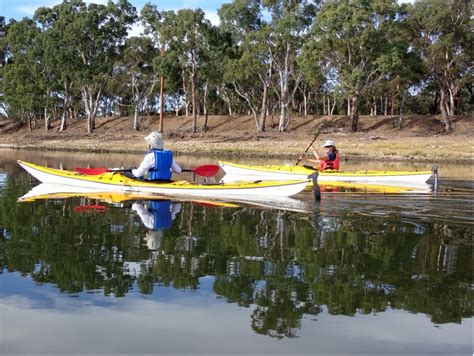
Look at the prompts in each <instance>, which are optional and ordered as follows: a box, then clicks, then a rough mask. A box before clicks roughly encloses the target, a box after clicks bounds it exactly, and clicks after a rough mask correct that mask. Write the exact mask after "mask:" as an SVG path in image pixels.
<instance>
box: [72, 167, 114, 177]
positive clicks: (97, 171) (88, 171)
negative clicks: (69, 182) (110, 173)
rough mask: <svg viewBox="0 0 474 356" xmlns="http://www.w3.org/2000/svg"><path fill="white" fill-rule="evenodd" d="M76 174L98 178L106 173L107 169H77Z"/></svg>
mask: <svg viewBox="0 0 474 356" xmlns="http://www.w3.org/2000/svg"><path fill="white" fill-rule="evenodd" d="M76 172H77V173H81V174H85V175H88V176H97V175H99V174H104V173H106V172H107V168H76Z"/></svg>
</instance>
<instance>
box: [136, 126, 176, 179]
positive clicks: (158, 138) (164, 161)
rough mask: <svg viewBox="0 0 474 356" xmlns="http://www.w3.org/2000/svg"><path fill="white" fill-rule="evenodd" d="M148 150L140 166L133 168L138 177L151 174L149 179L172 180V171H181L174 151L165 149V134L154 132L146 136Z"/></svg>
mask: <svg viewBox="0 0 474 356" xmlns="http://www.w3.org/2000/svg"><path fill="white" fill-rule="evenodd" d="M145 141H146V142H147V143H148V148H149V149H148V150H147V151H146V152H145V157H144V158H143V161H142V162H141V163H140V165H139V166H138V168H136V169H132V174H133V175H134V176H135V177H137V178H142V177H144V176H145V175H146V174H147V173H148V174H149V177H148V179H149V180H164V181H166V180H170V179H171V174H172V171H173V172H175V173H181V167H180V166H179V165H178V164H177V163H176V162H175V160H174V159H173V152H172V151H170V150H165V149H163V146H164V143H163V135H162V134H161V133H159V132H152V133H150V134H149V135H148V136H145Z"/></svg>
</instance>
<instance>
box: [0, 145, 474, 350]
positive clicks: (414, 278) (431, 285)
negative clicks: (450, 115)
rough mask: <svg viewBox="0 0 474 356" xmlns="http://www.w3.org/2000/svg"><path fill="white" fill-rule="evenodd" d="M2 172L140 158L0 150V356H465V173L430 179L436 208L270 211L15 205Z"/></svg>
mask: <svg viewBox="0 0 474 356" xmlns="http://www.w3.org/2000/svg"><path fill="white" fill-rule="evenodd" d="M217 158H219V157H209V158H207V159H205V158H196V159H191V158H187V157H181V158H180V162H182V163H183V164H182V165H183V166H186V167H188V166H189V167H191V166H196V165H199V164H204V163H214V162H215V160H216V159H217ZM16 159H25V160H29V161H32V162H35V163H38V164H47V165H50V166H54V167H59V166H63V167H64V168H73V167H77V166H87V164H88V163H90V164H91V166H120V165H123V166H129V165H136V164H137V163H138V162H139V160H140V156H139V155H84V154H61V153H55V154H47V153H39V152H24V151H0V192H1V193H0V217H1V218H0V236H1V238H0V272H1V273H0V353H2V354H7V353H45V354H52V353H99V354H115V353H122V354H143V353H152V354H156V353H201V354H208V353H220V354H222V353H255V354H256V353H267V354H275V353H288V354H296V353H359V354H395V353H396V354H407V353H410V354H420V353H423V354H433V353H438V354H439V353H443V354H447V353H449V354H472V353H473V345H472V333H473V328H472V316H473V306H472V301H473V298H472V297H473V290H474V282H473V276H472V270H473V268H472V267H473V240H472V233H473V224H474V218H473V216H472V212H473V199H472V197H473V186H472V176H471V174H472V170H471V168H470V167H464V168H463V167H457V166H454V165H453V166H448V165H441V167H440V173H441V187H440V191H439V192H438V193H437V195H433V194H430V193H426V194H367V193H364V192H357V191H351V192H343V191H338V192H324V193H323V196H322V200H321V202H320V203H315V202H314V201H313V199H312V194H311V193H310V192H303V193H301V194H299V195H297V196H295V197H293V198H292V199H287V200H283V201H282V202H280V204H279V205H278V208H274V207H272V206H252V205H249V204H240V205H236V204H229V205H226V204H220V203H210V202H203V201H194V202H190V201H147V200H126V201H123V200H121V199H120V197H117V196H115V197H112V196H89V197H84V196H79V197H77V196H76V197H70V198H63V197H58V196H56V197H55V196H50V197H49V199H46V198H45V199H37V200H34V201H31V202H18V201H17V199H18V198H19V197H21V196H23V195H24V194H25V193H27V192H28V191H30V189H31V188H33V187H35V186H36V185H37V184H38V182H37V181H35V179H34V178H32V177H30V176H28V175H27V174H26V172H24V171H22V170H21V169H20V168H19V167H18V165H17V164H16ZM256 163H260V162H256ZM271 163H278V161H274V162H271ZM360 165H361V164H360V163H359V164H358V165H355V164H353V167H354V168H360ZM347 166H349V167H348V168H352V167H350V164H349V163H348V164H347V165H346V167H347ZM388 166H390V168H393V169H403V168H406V166H400V164H396V163H393V164H392V165H388ZM429 166H430V165H426V164H423V165H417V166H416V165H413V166H411V167H410V169H416V168H418V169H426V168H427V167H429ZM364 168H368V169H372V168H379V167H378V166H377V165H376V164H373V163H372V164H371V165H370V166H367V167H364ZM384 168H387V164H385V165H384ZM184 177H186V178H190V177H191V176H184ZM112 199H113V202H112V201H111V200H112Z"/></svg>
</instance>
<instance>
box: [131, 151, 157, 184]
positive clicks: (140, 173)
mask: <svg viewBox="0 0 474 356" xmlns="http://www.w3.org/2000/svg"><path fill="white" fill-rule="evenodd" d="M154 165H155V155H154V153H153V152H150V153H148V154H147V155H146V156H145V158H143V161H142V162H141V163H140V165H139V166H138V168H136V169H132V174H133V175H134V176H135V177H137V178H138V177H144V176H145V174H147V173H148V171H149V170H150V168H152V167H153V166H154Z"/></svg>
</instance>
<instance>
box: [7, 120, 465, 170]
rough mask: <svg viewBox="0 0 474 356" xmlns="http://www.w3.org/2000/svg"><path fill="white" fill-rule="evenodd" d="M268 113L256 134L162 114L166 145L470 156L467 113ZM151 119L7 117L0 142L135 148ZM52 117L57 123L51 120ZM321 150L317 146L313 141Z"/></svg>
mask: <svg viewBox="0 0 474 356" xmlns="http://www.w3.org/2000/svg"><path fill="white" fill-rule="evenodd" d="M275 122H276V120H275V119H274V120H273V128H272V121H271V120H270V119H269V121H268V127H269V129H268V131H267V132H264V133H259V134H257V133H256V132H255V125H254V122H253V120H252V119H251V118H249V117H240V118H235V117H234V118H230V117H218V116H215V117H210V118H209V127H210V129H209V131H207V132H199V133H197V134H192V133H191V132H190V129H189V126H190V119H186V118H184V117H180V118H174V117H169V118H167V119H166V120H165V137H166V146H167V147H168V148H170V149H173V150H175V151H177V152H179V153H184V154H194V155H196V154H203V155H204V154H206V155H208V154H219V155H228V156H253V157H282V158H283V157H284V158H292V157H297V156H298V155H300V154H302V153H303V152H304V150H305V149H306V148H307V146H308V144H309V142H311V140H312V138H313V137H314V136H313V135H314V132H315V131H316V128H317V127H322V133H321V135H320V137H319V138H318V140H317V141H316V143H315V147H317V146H318V145H321V144H322V142H323V141H324V140H325V139H328V138H331V139H334V140H335V141H336V143H337V146H338V148H339V151H340V153H341V155H342V157H343V158H346V159H376V160H400V161H403V160H416V161H423V160H424V161H443V160H445V161H447V160H453V161H469V162H473V161H474V156H473V143H474V141H473V139H472V137H473V136H474V122H473V120H472V117H469V116H465V117H459V118H456V120H455V122H456V131H455V132H454V133H452V134H449V135H446V134H444V133H443V131H442V126H441V125H440V123H439V121H438V120H437V118H436V117H431V116H429V117H428V116H427V117H420V116H416V117H410V118H406V119H405V120H404V125H405V126H403V127H402V129H401V130H400V129H399V128H398V127H394V126H393V122H394V121H393V119H392V118H387V117H361V118H360V128H361V132H358V133H354V134H352V133H349V132H348V131H347V124H348V119H347V118H346V117H344V116H337V117H336V116H335V117H308V118H293V119H292V121H291V122H292V124H291V125H290V131H289V132H288V133H278V132H276V128H275ZM156 124H157V121H156V119H153V118H146V119H143V120H142V129H141V130H140V131H139V132H135V131H133V130H131V128H130V126H131V120H130V118H106V119H99V120H98V125H97V126H98V127H97V130H96V132H95V133H93V134H87V133H86V132H85V127H84V126H85V122H83V121H82V122H74V123H71V125H70V126H69V128H68V130H67V131H66V132H63V133H59V132H57V130H56V129H55V128H53V129H52V130H50V131H49V132H47V133H46V132H44V130H42V129H39V130H35V131H32V132H29V131H28V130H27V129H26V128H24V127H23V128H19V127H17V126H15V125H14V124H12V123H11V122H2V123H0V127H1V128H2V130H3V131H2V133H1V134H0V147H2V146H3V147H15V148H25V149H36V150H61V151H63V150H66V151H68V150H73V151H90V152H142V151H143V150H144V149H145V143H144V141H143V136H145V135H146V134H147V133H148V132H149V131H152V130H156ZM55 125H57V124H55ZM321 151H322V149H321Z"/></svg>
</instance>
